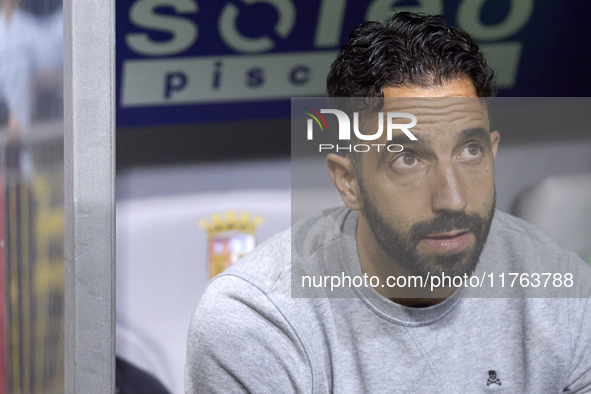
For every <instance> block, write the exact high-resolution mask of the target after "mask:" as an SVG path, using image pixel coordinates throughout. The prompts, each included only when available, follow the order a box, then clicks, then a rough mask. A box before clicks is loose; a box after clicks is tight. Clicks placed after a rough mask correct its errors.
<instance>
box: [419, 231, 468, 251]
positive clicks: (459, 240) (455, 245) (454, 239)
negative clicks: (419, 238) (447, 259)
mask: <svg viewBox="0 0 591 394" xmlns="http://www.w3.org/2000/svg"><path fill="white" fill-rule="evenodd" d="M424 240H425V241H427V243H428V244H429V245H431V247H433V248H434V249H437V250H440V251H450V250H457V249H462V248H463V247H464V246H466V245H467V244H468V241H469V240H470V231H466V230H460V231H450V232H447V233H442V234H434V235H430V236H428V237H425V238H424Z"/></svg>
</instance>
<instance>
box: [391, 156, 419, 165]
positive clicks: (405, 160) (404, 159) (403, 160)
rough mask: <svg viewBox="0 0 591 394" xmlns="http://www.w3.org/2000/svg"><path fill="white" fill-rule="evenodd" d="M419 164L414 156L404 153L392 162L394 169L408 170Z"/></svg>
mask: <svg viewBox="0 0 591 394" xmlns="http://www.w3.org/2000/svg"><path fill="white" fill-rule="evenodd" d="M420 163H421V162H420V161H419V160H418V159H417V157H416V156H415V155H412V154H409V153H405V154H403V155H402V156H399V157H398V158H397V159H396V160H394V163H393V164H394V167H398V168H408V167H414V166H417V165H419V164H420Z"/></svg>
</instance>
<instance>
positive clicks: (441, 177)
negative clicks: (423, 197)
mask: <svg viewBox="0 0 591 394" xmlns="http://www.w3.org/2000/svg"><path fill="white" fill-rule="evenodd" d="M467 204H468V201H467V198H466V193H465V190H464V185H463V183H462V179H461V178H460V176H459V174H458V171H457V169H456V168H455V167H454V166H453V163H451V162H448V163H441V162H440V163H438V165H437V169H436V173H435V174H434V180H433V187H432V201H431V205H432V208H433V212H447V213H457V212H462V211H463V210H464V209H465V208H466V205H467Z"/></svg>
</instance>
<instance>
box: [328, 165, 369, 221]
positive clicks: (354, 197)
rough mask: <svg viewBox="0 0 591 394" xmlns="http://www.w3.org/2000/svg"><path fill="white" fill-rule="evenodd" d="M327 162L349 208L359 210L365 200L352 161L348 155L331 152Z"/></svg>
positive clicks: (329, 170) (334, 181)
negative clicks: (343, 155)
mask: <svg viewBox="0 0 591 394" xmlns="http://www.w3.org/2000/svg"><path fill="white" fill-rule="evenodd" d="M326 164H327V165H328V172H329V173H330V177H331V178H332V182H333V183H334V185H335V186H336V188H337V190H338V191H339V193H340V194H341V197H342V198H343V202H344V203H345V205H346V206H347V208H349V209H350V210H352V211H359V210H360V209H361V208H362V207H363V200H362V198H361V191H360V190H359V184H358V183H357V176H356V174H355V169H354V168H353V164H352V163H351V161H350V160H349V159H348V158H346V157H342V156H339V155H336V154H334V153H331V154H329V155H328V156H326Z"/></svg>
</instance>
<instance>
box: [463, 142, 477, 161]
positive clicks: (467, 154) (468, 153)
mask: <svg viewBox="0 0 591 394" xmlns="http://www.w3.org/2000/svg"><path fill="white" fill-rule="evenodd" d="M481 154H482V149H481V148H480V145H478V144H469V145H466V147H465V148H464V150H462V152H461V153H460V155H459V156H458V159H460V160H471V159H475V158H477V157H479V156H480V155H481Z"/></svg>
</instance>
